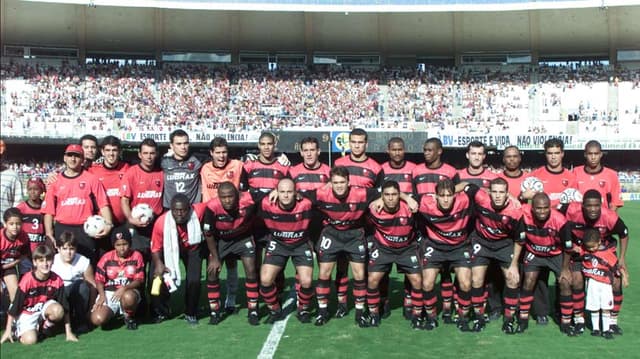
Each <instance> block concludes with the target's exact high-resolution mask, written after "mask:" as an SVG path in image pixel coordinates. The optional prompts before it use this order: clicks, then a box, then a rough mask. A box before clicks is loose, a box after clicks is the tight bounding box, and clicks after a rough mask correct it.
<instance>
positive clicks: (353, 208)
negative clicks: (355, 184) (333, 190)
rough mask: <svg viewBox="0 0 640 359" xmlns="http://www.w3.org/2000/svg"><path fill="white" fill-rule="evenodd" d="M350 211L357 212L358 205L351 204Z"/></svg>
mask: <svg viewBox="0 0 640 359" xmlns="http://www.w3.org/2000/svg"><path fill="white" fill-rule="evenodd" d="M349 210H351V211H355V210H356V204H355V203H349Z"/></svg>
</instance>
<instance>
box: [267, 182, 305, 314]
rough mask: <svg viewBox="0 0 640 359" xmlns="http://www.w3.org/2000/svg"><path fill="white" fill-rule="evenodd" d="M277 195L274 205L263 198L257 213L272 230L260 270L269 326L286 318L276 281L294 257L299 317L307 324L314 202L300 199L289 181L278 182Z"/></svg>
mask: <svg viewBox="0 0 640 359" xmlns="http://www.w3.org/2000/svg"><path fill="white" fill-rule="evenodd" d="M277 195H278V197H277V200H276V202H275V203H273V202H272V201H270V199H269V197H264V198H263V199H262V201H261V202H260V204H259V207H258V208H259V210H258V214H259V215H260V217H262V219H263V220H264V224H265V226H266V228H267V229H268V230H269V243H268V245H267V248H266V253H265V258H264V263H263V264H262V267H261V270H260V271H261V273H260V295H261V296H262V297H263V298H264V301H265V303H266V304H267V307H268V308H269V310H270V311H271V313H270V315H269V318H268V319H267V323H269V324H271V323H273V322H274V321H277V320H280V319H283V317H282V308H281V307H280V303H279V302H278V298H277V289H276V286H275V279H276V276H277V275H278V273H280V272H281V271H282V270H283V269H284V266H285V264H286V263H287V260H288V259H289V257H291V260H292V261H293V264H294V265H295V267H296V272H297V273H298V278H299V281H300V291H299V292H298V313H297V316H298V319H299V320H300V322H302V323H308V322H310V320H311V314H310V313H309V303H310V301H311V298H312V297H313V289H312V287H311V282H312V276H313V247H312V246H311V241H310V240H309V224H310V223H311V217H312V208H311V201H309V200H308V199H306V198H303V199H302V200H300V201H298V200H297V198H296V191H295V184H294V183H293V180H292V179H290V178H283V179H281V180H280V182H278V186H277Z"/></svg>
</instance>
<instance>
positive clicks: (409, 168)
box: [380, 137, 416, 319]
mask: <svg viewBox="0 0 640 359" xmlns="http://www.w3.org/2000/svg"><path fill="white" fill-rule="evenodd" d="M387 154H388V155H389V161H387V162H385V163H383V164H382V172H383V174H384V176H383V181H384V182H387V181H395V182H397V183H398V185H399V186H400V191H401V192H403V193H407V194H412V193H413V177H412V173H413V169H414V168H415V167H416V164H415V163H413V162H411V161H407V160H406V159H405V156H404V154H405V144H404V140H403V139H402V138H400V137H392V138H390V139H389V141H388V142H387ZM388 291H389V273H388V272H387V274H386V275H385V277H384V278H383V279H382V282H381V283H380V293H381V295H382V298H383V301H382V302H383V304H384V306H383V308H384V310H383V312H382V316H383V318H384V317H385V316H387V315H388V314H390V311H389V299H388ZM403 307H404V314H405V317H406V318H407V319H410V318H411V310H412V308H413V306H412V304H411V282H410V281H409V279H407V277H405V279H404V301H403Z"/></svg>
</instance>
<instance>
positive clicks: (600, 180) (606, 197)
mask: <svg viewBox="0 0 640 359" xmlns="http://www.w3.org/2000/svg"><path fill="white" fill-rule="evenodd" d="M584 159H585V165H584V166H578V167H576V168H574V169H573V173H575V175H576V180H577V181H578V190H579V191H580V193H583V194H584V193H585V192H586V191H588V190H590V189H595V190H597V191H598V192H600V194H601V195H602V204H603V205H604V206H605V207H606V208H611V209H613V210H614V211H617V210H618V208H620V207H622V206H623V205H624V202H622V199H621V198H620V180H619V179H618V174H617V173H616V171H614V170H612V169H610V168H607V167H604V166H603V165H602V162H601V161H602V146H601V145H600V142H598V141H595V140H592V141H589V142H587V144H586V145H585V146H584Z"/></svg>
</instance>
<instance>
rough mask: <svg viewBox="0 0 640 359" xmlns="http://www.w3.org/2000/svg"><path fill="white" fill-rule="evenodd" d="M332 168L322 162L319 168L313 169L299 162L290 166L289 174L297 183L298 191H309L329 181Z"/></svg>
mask: <svg viewBox="0 0 640 359" xmlns="http://www.w3.org/2000/svg"><path fill="white" fill-rule="evenodd" d="M330 171H331V168H329V166H327V165H326V164H324V163H321V164H320V166H318V168H315V169H312V168H308V167H307V166H305V165H304V163H299V164H297V165H295V166H293V167H291V168H289V175H290V176H291V178H292V179H293V182H295V184H296V191H298V192H307V191H313V190H316V189H318V188H320V187H322V186H324V185H325V184H327V183H328V182H329V172H330Z"/></svg>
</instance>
